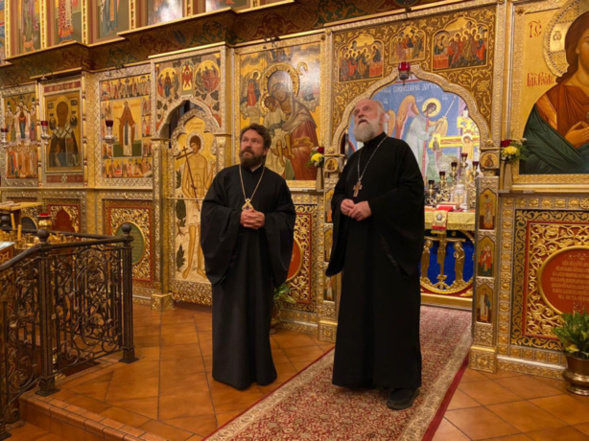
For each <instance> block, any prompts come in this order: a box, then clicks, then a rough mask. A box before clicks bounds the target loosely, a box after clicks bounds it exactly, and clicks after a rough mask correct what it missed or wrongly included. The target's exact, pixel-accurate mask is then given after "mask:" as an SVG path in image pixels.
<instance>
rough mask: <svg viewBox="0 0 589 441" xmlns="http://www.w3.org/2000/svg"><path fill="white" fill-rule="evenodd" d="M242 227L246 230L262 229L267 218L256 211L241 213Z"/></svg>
mask: <svg viewBox="0 0 589 441" xmlns="http://www.w3.org/2000/svg"><path fill="white" fill-rule="evenodd" d="M240 223H241V225H242V226H244V227H245V228H252V229H254V230H257V229H258V228H262V227H263V226H264V224H265V223H266V217H265V216H264V213H262V212H261V211H256V210H243V211H242V212H241V221H240Z"/></svg>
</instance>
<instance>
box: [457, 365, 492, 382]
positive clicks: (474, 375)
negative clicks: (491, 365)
mask: <svg viewBox="0 0 589 441" xmlns="http://www.w3.org/2000/svg"><path fill="white" fill-rule="evenodd" d="M484 380H488V378H487V377H485V376H484V375H483V373H482V372H479V371H475V370H474V369H470V368H467V369H466V370H465V371H464V374H463V375H462V379H461V380H460V384H461V385H462V384H466V383H470V382H471V381H484Z"/></svg>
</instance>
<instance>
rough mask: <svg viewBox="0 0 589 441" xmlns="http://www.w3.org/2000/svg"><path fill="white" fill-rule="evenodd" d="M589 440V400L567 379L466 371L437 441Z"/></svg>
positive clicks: (445, 416) (435, 438)
mask: <svg viewBox="0 0 589 441" xmlns="http://www.w3.org/2000/svg"><path fill="white" fill-rule="evenodd" d="M487 439H493V440H502V441H525V440H536V441H580V440H589V397H581V396H578V395H574V394H571V393H569V392H567V391H566V383H565V382H564V380H554V379H549V378H542V377H534V376H527V375H522V374H518V373H515V372H506V371H502V372H498V373H496V374H487V373H481V372H478V371H473V370H470V369H467V370H466V372H465V374H464V376H463V377H462V381H461V382H460V385H459V386H458V390H457V391H456V393H455V394H454V397H453V398H452V401H451V402H450V405H449V406H448V410H447V411H446V414H445V415H444V419H443V420H442V423H441V424H440V427H439V428H438V431H437V432H436V435H435V436H434V440H433V441H468V440H487Z"/></svg>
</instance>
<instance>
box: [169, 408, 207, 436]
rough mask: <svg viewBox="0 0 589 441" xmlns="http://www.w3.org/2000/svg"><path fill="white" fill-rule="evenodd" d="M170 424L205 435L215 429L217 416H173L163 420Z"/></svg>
mask: <svg viewBox="0 0 589 441" xmlns="http://www.w3.org/2000/svg"><path fill="white" fill-rule="evenodd" d="M163 422H164V423H166V424H169V425H170V426H175V427H178V428H180V429H183V430H187V431H189V432H192V433H195V434H197V435H199V436H207V435H208V434H210V433H212V432H214V431H215V430H217V418H215V415H214V414H212V413H211V414H210V415H200V416H195V417H189V418H173V419H169V420H164V421H163Z"/></svg>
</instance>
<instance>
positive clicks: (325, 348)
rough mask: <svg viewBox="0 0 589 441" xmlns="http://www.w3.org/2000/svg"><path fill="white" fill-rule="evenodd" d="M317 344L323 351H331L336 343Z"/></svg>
mask: <svg viewBox="0 0 589 441" xmlns="http://www.w3.org/2000/svg"><path fill="white" fill-rule="evenodd" d="M317 346H319V348H321V350H322V351H323V352H329V351H331V350H332V349H333V348H334V347H335V345H334V344H333V343H327V344H325V343H324V342H323V343H320V344H318V345H317Z"/></svg>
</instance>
